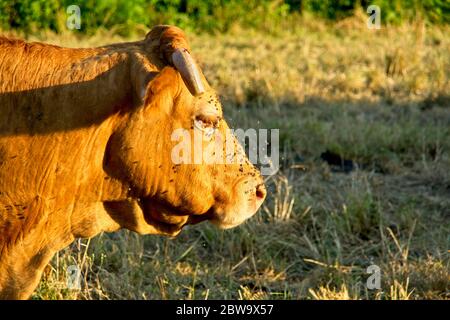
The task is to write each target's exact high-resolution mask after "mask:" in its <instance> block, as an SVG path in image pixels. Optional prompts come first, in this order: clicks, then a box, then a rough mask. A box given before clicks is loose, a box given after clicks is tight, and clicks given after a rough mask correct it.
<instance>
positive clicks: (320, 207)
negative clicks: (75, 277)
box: [33, 18, 450, 299]
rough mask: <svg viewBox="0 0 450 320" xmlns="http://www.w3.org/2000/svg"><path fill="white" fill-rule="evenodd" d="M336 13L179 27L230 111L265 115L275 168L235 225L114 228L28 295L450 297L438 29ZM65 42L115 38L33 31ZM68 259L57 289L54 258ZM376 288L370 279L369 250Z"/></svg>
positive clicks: (446, 108)
mask: <svg viewBox="0 0 450 320" xmlns="http://www.w3.org/2000/svg"><path fill="white" fill-rule="evenodd" d="M449 31H450V30H449V28H448V27H426V26H425V25H424V24H423V23H420V22H417V23H415V24H411V25H404V26H400V27H395V28H383V29H382V30H378V31H373V30H368V29H366V28H365V22H364V21H362V20H360V19H358V18H350V19H347V20H344V21H341V22H340V23H338V24H334V25H329V24H325V23H321V22H317V21H316V22H308V21H305V22H304V23H303V24H302V25H301V26H297V27H295V29H293V30H286V32H285V33H283V34H281V33H280V34H274V35H265V34H261V33H257V32H247V31H242V30H235V31H233V32H230V33H229V34H226V35H216V36H211V35H203V36H192V37H191V39H192V46H193V49H194V53H195V55H196V56H197V58H198V60H199V61H200V63H201V65H202V67H203V69H204V72H205V74H206V75H207V77H208V79H209V80H210V82H211V83H212V84H213V85H214V87H215V88H216V89H217V90H218V92H219V93H220V95H221V97H222V101H223V104H224V109H225V113H226V115H227V118H228V119H229V121H230V123H231V125H232V127H235V128H236V127H241V128H250V127H252V128H279V129H280V146H281V150H280V154H281V160H280V163H281V169H280V171H279V172H278V173H277V174H276V175H274V176H272V177H270V178H268V180H267V186H268V189H269V193H268V199H267V201H266V203H265V205H264V207H263V208H262V209H261V210H260V212H259V214H258V215H257V216H255V217H254V218H253V219H251V220H250V221H249V222H247V223H246V224H245V225H243V226H241V227H238V228H236V229H233V230H228V231H221V230H217V229H215V228H214V227H213V226H211V225H209V224H202V225H197V226H194V227H188V228H186V229H185V230H184V231H183V232H182V233H181V234H180V235H179V236H178V237H177V238H175V239H168V238H163V237H157V236H145V237H144V236H138V235H136V234H134V233H131V232H127V231H121V232H118V233H115V234H102V235H100V236H98V237H96V238H94V239H91V240H79V241H77V242H76V243H74V244H73V245H72V246H71V247H70V248H67V249H66V250H63V251H61V252H60V253H59V254H58V255H57V256H55V258H54V259H53V261H52V264H51V267H49V268H48V270H47V272H46V275H45V277H44V278H43V280H42V281H41V283H40V286H39V288H38V290H37V291H36V292H35V294H34V295H33V298H34V299H449V298H450V272H449V266H450V259H449V254H450V253H449V249H450V96H449V93H450V82H449V75H450V37H449V36H448V35H449V34H450V32H449ZM39 39H40V40H45V41H48V42H52V43H57V44H61V45H68V46H90V45H100V44H105V43H109V42H116V41H122V40H123V39H120V38H117V37H114V36H108V35H104V34H102V35H98V36H95V37H92V38H84V39H81V40H80V39H77V38H75V37H74V36H73V35H71V34H65V35H60V36H54V35H51V34H47V35H45V34H43V35H41V36H40V37H39ZM73 264H75V265H78V267H79V268H81V270H82V277H83V281H82V286H81V290H69V289H67V286H66V282H67V273H66V270H67V266H69V265H73ZM372 264H375V265H377V266H379V268H380V270H381V289H380V290H369V289H368V288H366V280H367V279H368V277H369V276H370V274H367V273H366V269H367V267H368V266H369V265H372Z"/></svg>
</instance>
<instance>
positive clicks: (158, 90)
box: [141, 67, 181, 107]
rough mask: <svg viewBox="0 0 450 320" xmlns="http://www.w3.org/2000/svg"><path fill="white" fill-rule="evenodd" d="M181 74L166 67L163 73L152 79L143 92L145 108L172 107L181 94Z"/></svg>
mask: <svg viewBox="0 0 450 320" xmlns="http://www.w3.org/2000/svg"><path fill="white" fill-rule="evenodd" d="M180 81H181V77H180V74H179V73H178V72H177V71H176V70H175V69H174V68H172V67H164V68H163V69H162V70H161V72H159V73H158V74H156V75H154V76H153V78H150V80H149V81H148V83H147V85H146V86H144V87H143V91H142V92H141V97H142V102H143V105H144V106H149V105H151V104H155V103H156V104H158V106H159V107H160V106H162V105H167V106H168V107H169V106H172V105H173V101H174V100H175V99H176V98H177V97H178V95H179V93H180Z"/></svg>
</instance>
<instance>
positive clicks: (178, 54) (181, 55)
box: [172, 48, 205, 95]
mask: <svg viewBox="0 0 450 320" xmlns="http://www.w3.org/2000/svg"><path fill="white" fill-rule="evenodd" d="M172 62H173V65H174V66H175V68H176V69H177V70H178V72H179V73H180V74H181V77H182V78H183V80H184V81H185V82H186V84H187V85H188V87H189V89H190V90H191V92H193V93H194V95H199V94H201V93H203V92H205V86H204V84H203V82H202V77H201V74H200V71H199V69H198V67H197V65H196V64H195V61H194V59H192V56H191V55H190V54H189V52H188V51H187V50H186V49H184V48H183V49H176V50H175V51H174V53H172Z"/></svg>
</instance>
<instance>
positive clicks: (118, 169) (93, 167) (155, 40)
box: [0, 26, 265, 298]
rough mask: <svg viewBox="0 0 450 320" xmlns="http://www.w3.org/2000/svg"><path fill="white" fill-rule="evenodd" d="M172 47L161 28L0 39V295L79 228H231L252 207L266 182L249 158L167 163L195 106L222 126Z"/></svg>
mask: <svg viewBox="0 0 450 320" xmlns="http://www.w3.org/2000/svg"><path fill="white" fill-rule="evenodd" d="M180 47H183V48H186V49H188V50H189V45H188V43H187V41H186V38H185V36H184V34H183V32H182V31H181V30H180V29H178V28H176V27H169V26H157V27H155V28H153V29H152V30H151V31H150V32H149V34H148V35H147V36H146V38H145V39H144V40H143V41H139V42H133V43H121V44H115V45H110V46H105V47H100V48H89V49H69V48H61V47H57V46H51V45H47V44H42V43H26V42H24V41H22V40H15V39H7V38H0V61H1V64H0V112H1V117H0V298H27V297H28V296H29V295H30V294H31V293H32V292H33V290H34V288H35V287H36V285H37V283H38V281H39V279H40V276H41V274H42V270H43V268H44V267H45V265H46V264H47V263H48V262H49V260H50V259H51V257H52V256H53V255H54V253H55V252H57V251H58V250H60V249H62V248H64V247H66V246H67V245H69V244H70V243H71V242H72V241H73V240H74V239H75V238H76V237H93V236H95V235H97V234H98V233H99V232H102V231H115V230H118V229H120V228H128V229H130V230H133V231H136V232H139V233H142V234H164V235H171V236H173V235H176V234H178V232H180V230H181V228H182V227H183V226H184V225H186V224H190V223H197V222H200V221H202V220H211V221H212V222H214V223H215V224H217V225H218V226H219V227H223V228H229V227H233V226H236V225H238V224H240V223H242V222H243V221H244V220H245V219H247V218H249V217H250V216H252V215H253V214H254V213H255V212H256V211H257V209H258V208H259V206H260V205H261V203H262V201H263V200H264V196H265V191H264V189H263V187H262V186H261V184H262V180H261V177H260V176H259V173H258V172H257V170H256V169H255V168H254V167H253V165H251V164H250V163H249V162H248V161H246V162H245V163H243V164H241V165H240V164H228V165H224V164H215V165H214V164H210V165H206V164H192V165H191V164H182V165H174V164H173V163H172V161H171V157H170V155H171V149H172V148H173V146H174V144H175V143H176V142H174V141H171V139H170V137H171V133H172V132H173V130H175V129H177V128H185V129H187V130H190V131H191V132H194V130H198V129H197V128H195V127H194V126H193V121H194V118H195V116H196V115H199V114H201V113H202V112H207V113H209V114H210V113H211V111H212V112H213V113H214V114H215V116H216V117H217V120H218V121H219V127H218V130H220V131H221V132H225V131H226V130H227V128H228V127H227V124H226V122H225V121H224V120H222V119H223V118H222V109H221V105H220V103H219V102H218V100H217V98H216V95H215V93H214V91H213V90H212V89H211V88H210V87H209V86H207V92H205V93H204V94H202V95H201V96H198V97H194V96H193V95H192V94H191V93H190V91H189V90H188V89H187V86H186V84H185V83H184V81H183V79H182V78H181V77H180V75H179V73H178V72H177V71H176V70H175V69H174V68H173V67H171V66H170V63H169V61H170V55H171V53H172V52H173V50H175V49H176V48H180ZM204 81H205V83H206V80H204ZM205 143H208V142H205ZM211 143H214V141H211ZM233 143H234V144H237V142H236V141H234V142H233ZM237 150H238V151H237V152H242V151H239V150H240V149H237ZM232 156H236V154H234V155H232ZM257 188H259V189H260V192H259V193H256V192H255V190H256V189H257Z"/></svg>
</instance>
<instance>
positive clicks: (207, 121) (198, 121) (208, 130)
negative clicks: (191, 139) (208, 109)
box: [194, 114, 220, 136]
mask: <svg viewBox="0 0 450 320" xmlns="http://www.w3.org/2000/svg"><path fill="white" fill-rule="evenodd" d="M219 122H220V117H218V116H216V115H204V114H201V115H197V116H195V118H194V125H195V127H196V128H198V129H200V130H202V131H204V132H205V134H206V135H207V136H212V134H213V133H214V132H215V130H216V129H217V128H218V127H219Z"/></svg>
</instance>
